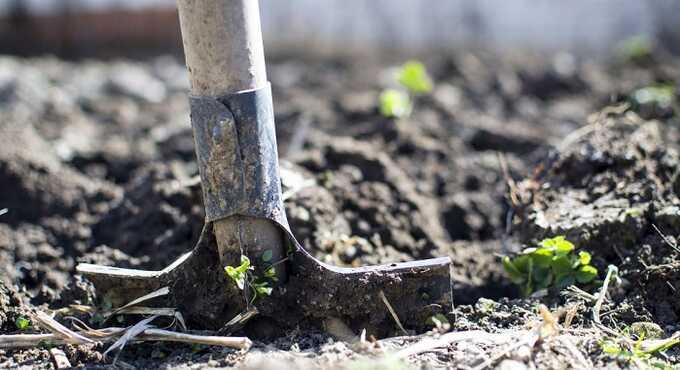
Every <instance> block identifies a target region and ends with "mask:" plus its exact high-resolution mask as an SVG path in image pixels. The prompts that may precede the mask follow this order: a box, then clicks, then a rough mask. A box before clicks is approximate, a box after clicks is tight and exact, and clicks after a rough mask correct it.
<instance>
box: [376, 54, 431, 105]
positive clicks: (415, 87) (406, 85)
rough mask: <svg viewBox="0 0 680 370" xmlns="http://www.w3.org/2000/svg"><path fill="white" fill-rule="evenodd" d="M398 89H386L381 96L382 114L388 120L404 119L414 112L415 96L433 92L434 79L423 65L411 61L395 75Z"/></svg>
mask: <svg viewBox="0 0 680 370" xmlns="http://www.w3.org/2000/svg"><path fill="white" fill-rule="evenodd" d="M395 82H396V83H397V84H398V85H399V88H397V89H385V90H383V92H382V93H381V94H380V114H382V115H383V116H385V117H388V118H403V117H407V116H409V115H410V114H411V111H412V110H413V103H412V101H413V96H416V95H422V94H427V93H429V92H431V91H432V86H433V84H432V79H431V78H430V75H429V74H428V73H427V70H426V69H425V65H423V63H421V62H418V61H415V60H411V61H408V62H406V63H404V65H402V66H401V67H400V68H398V69H397V71H396V73H395Z"/></svg>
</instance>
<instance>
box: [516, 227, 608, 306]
mask: <svg viewBox="0 0 680 370" xmlns="http://www.w3.org/2000/svg"><path fill="white" fill-rule="evenodd" d="M575 249H576V248H575V246H574V244H572V243H571V242H570V241H568V240H566V239H565V237H564V236H556V237H554V238H550V239H544V240H543V241H541V242H540V243H539V246H538V247H532V248H527V249H525V250H524V251H522V253H520V254H519V255H518V256H516V257H514V258H510V257H508V256H505V257H503V268H504V269H505V272H506V273H507V274H508V276H509V277H510V280H512V282H513V283H515V284H517V285H519V286H520V287H521V290H522V294H523V295H524V296H529V295H531V294H532V293H534V292H536V291H538V290H542V289H549V288H553V287H555V288H558V289H563V288H566V287H568V286H570V285H574V284H576V283H580V284H587V283H590V282H592V281H593V280H594V279H595V278H596V277H597V274H598V271H597V269H596V268H595V267H593V266H592V265H591V264H590V262H591V259H592V256H591V255H590V253H588V252H585V251H579V252H578V253H576V252H575Z"/></svg>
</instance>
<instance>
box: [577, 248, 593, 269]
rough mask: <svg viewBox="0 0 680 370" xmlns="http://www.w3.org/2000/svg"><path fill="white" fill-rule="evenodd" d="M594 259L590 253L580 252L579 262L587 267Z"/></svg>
mask: <svg viewBox="0 0 680 370" xmlns="http://www.w3.org/2000/svg"><path fill="white" fill-rule="evenodd" d="M591 259H592V256H591V255H590V253H588V252H584V251H580V252H578V262H579V263H580V264H581V265H583V266H585V265H589V264H590V260H591Z"/></svg>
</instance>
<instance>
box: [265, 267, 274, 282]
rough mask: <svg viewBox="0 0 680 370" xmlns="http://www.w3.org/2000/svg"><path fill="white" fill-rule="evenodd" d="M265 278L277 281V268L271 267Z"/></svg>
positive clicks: (267, 270) (266, 271)
mask: <svg viewBox="0 0 680 370" xmlns="http://www.w3.org/2000/svg"><path fill="white" fill-rule="evenodd" d="M264 277H266V278H270V279H272V278H273V279H275V278H276V268H275V267H274V266H270V267H269V268H268V269H266V270H264Z"/></svg>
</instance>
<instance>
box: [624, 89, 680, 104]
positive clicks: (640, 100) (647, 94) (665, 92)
mask: <svg viewBox="0 0 680 370" xmlns="http://www.w3.org/2000/svg"><path fill="white" fill-rule="evenodd" d="M675 93H676V88H675V85H674V84H672V83H665V84H656V85H651V86H647V87H643V88H640V89H637V90H635V91H634V92H633V93H632V94H631V96H630V100H631V102H632V103H633V105H634V106H636V107H639V106H641V105H654V106H658V107H659V108H669V107H670V106H671V105H673V103H674V102H675Z"/></svg>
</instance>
